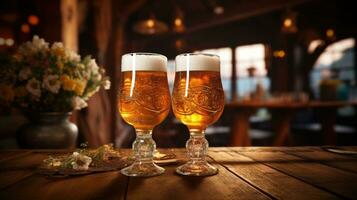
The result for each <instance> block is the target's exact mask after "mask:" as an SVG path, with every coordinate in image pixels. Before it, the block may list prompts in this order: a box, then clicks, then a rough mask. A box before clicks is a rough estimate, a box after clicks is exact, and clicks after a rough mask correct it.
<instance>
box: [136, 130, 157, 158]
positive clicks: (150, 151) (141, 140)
mask: <svg viewBox="0 0 357 200" xmlns="http://www.w3.org/2000/svg"><path fill="white" fill-rule="evenodd" d="M155 149H156V143H155V141H154V140H153V139H152V131H151V130H148V131H147V130H136V139H135V141H134V142H133V151H134V154H135V162H152V160H153V156H154V151H155Z"/></svg>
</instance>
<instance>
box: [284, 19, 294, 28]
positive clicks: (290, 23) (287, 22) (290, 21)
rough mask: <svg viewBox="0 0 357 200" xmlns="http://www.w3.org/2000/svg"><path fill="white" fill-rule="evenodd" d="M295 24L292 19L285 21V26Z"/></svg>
mask: <svg viewBox="0 0 357 200" xmlns="http://www.w3.org/2000/svg"><path fill="white" fill-rule="evenodd" d="M292 24H293V21H292V20H291V19H290V18H286V19H284V26H285V27H290V26H291V25H292Z"/></svg>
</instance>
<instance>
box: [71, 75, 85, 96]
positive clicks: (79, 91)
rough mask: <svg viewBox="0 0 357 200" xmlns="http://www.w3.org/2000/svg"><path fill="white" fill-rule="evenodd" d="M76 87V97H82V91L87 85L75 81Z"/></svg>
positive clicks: (77, 80) (80, 81) (83, 82)
mask: <svg viewBox="0 0 357 200" xmlns="http://www.w3.org/2000/svg"><path fill="white" fill-rule="evenodd" d="M75 82H76V87H75V89H74V92H75V93H76V94H77V95H78V96H82V94H83V92H84V89H85V88H86V85H87V83H86V82H85V81H82V80H79V79H76V80H75Z"/></svg>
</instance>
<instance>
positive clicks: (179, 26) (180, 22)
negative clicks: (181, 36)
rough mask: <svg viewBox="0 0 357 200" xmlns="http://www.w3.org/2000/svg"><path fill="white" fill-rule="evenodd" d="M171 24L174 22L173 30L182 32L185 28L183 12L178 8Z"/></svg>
mask: <svg viewBox="0 0 357 200" xmlns="http://www.w3.org/2000/svg"><path fill="white" fill-rule="evenodd" d="M173 24H174V27H173V29H174V31H175V32H183V31H184V30H185V24H184V19H183V13H182V11H181V10H180V9H176V16H175V19H174V23H173Z"/></svg>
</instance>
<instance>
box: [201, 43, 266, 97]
mask: <svg viewBox="0 0 357 200" xmlns="http://www.w3.org/2000/svg"><path fill="white" fill-rule="evenodd" d="M234 51H235V53H234V56H235V57H236V66H237V82H236V84H237V88H238V96H239V97H243V96H245V95H247V94H249V92H250V91H251V90H254V89H255V85H256V84H257V83H258V82H260V83H261V84H262V85H263V88H264V89H265V90H268V89H269V87H270V81H269V79H268V78H267V77H266V75H267V71H266V68H265V47H264V45H263V44H254V45H246V46H239V47H237V48H235V49H234ZM196 53H210V54H216V55H218V56H219V57H220V59H221V78H222V85H223V89H224V91H225V95H226V100H227V101H230V100H231V99H232V97H231V79H232V58H233V52H232V49H231V48H229V47H224V48H218V49H206V50H202V51H196ZM252 66H254V68H255V69H256V73H255V75H256V76H255V78H253V79H251V78H249V76H248V68H249V67H252ZM253 86H254V88H252V87H253Z"/></svg>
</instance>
